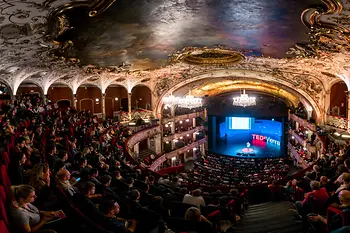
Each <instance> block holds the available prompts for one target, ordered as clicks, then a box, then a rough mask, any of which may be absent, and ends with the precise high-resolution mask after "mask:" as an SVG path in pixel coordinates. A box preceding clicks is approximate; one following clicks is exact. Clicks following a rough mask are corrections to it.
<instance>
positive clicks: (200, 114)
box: [162, 111, 204, 124]
mask: <svg viewBox="0 0 350 233" xmlns="http://www.w3.org/2000/svg"><path fill="white" fill-rule="evenodd" d="M196 117H201V118H203V119H204V112H203V111H201V112H194V113H190V114H184V115H178V116H175V119H174V118H163V120H162V123H163V124H167V123H169V122H173V121H175V122H178V121H184V120H186V119H192V118H196Z"/></svg>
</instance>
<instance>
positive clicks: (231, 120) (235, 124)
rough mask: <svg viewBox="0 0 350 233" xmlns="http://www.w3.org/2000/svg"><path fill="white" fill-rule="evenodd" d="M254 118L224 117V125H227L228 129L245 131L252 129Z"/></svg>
mask: <svg viewBox="0 0 350 233" xmlns="http://www.w3.org/2000/svg"><path fill="white" fill-rule="evenodd" d="M253 122H254V118H250V117H226V123H228V129H246V130H249V129H251V128H252V124H253Z"/></svg>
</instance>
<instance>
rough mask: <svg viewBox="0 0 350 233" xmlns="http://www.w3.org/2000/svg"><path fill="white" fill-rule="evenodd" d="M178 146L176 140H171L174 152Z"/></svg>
mask: <svg viewBox="0 0 350 233" xmlns="http://www.w3.org/2000/svg"><path fill="white" fill-rule="evenodd" d="M175 146H176V142H175V139H173V140H171V150H174V149H175Z"/></svg>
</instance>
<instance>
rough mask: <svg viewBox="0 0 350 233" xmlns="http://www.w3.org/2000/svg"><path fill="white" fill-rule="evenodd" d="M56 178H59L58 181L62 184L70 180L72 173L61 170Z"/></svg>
mask: <svg viewBox="0 0 350 233" xmlns="http://www.w3.org/2000/svg"><path fill="white" fill-rule="evenodd" d="M56 177H57V180H59V181H61V182H65V181H67V180H69V178H70V172H69V171H67V170H65V169H61V170H59V171H58V172H57V174H56Z"/></svg>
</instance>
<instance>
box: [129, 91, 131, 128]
mask: <svg viewBox="0 0 350 233" xmlns="http://www.w3.org/2000/svg"><path fill="white" fill-rule="evenodd" d="M128 115H129V121H130V120H131V93H128Z"/></svg>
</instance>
